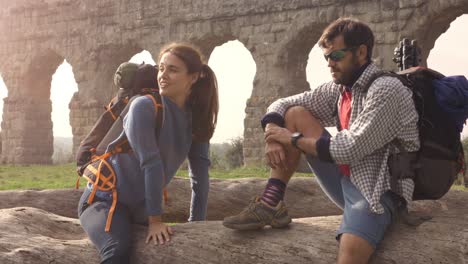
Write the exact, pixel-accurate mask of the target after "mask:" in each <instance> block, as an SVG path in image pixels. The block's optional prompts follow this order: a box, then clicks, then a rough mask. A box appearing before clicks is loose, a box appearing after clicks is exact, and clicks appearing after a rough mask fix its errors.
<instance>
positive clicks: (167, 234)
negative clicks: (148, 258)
mask: <svg viewBox="0 0 468 264" xmlns="http://www.w3.org/2000/svg"><path fill="white" fill-rule="evenodd" d="M162 235H163V239H165V240H166V242H169V241H170V240H171V235H169V232H167V230H164V231H163V233H162Z"/></svg>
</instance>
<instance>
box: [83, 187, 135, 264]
mask: <svg viewBox="0 0 468 264" xmlns="http://www.w3.org/2000/svg"><path fill="white" fill-rule="evenodd" d="M88 196H89V190H85V192H84V193H83V196H82V197H81V200H80V204H79V209H78V210H79V217H80V222H81V226H82V227H83V229H84V230H85V232H86V233H87V234H88V237H89V238H90V240H91V242H93V244H94V245H95V246H96V248H97V249H98V251H99V255H100V256H101V263H106V264H108V263H118V264H120V263H122V264H123V263H129V262H130V250H129V249H130V231H131V224H130V217H129V213H128V209H127V208H126V207H125V206H122V205H120V204H117V207H116V208H115V212H114V215H113V217H112V224H111V228H110V231H109V232H106V231H105V230H104V229H105V226H106V221H107V215H108V213H109V209H110V207H111V205H112V201H105V200H102V199H99V198H98V197H95V198H94V202H93V203H92V204H90V205H88V204H87V203H86V201H87V199H88Z"/></svg>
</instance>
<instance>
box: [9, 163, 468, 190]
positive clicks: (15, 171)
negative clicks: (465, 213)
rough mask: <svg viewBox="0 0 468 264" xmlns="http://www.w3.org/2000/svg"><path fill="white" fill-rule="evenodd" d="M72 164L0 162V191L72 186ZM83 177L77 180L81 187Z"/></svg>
mask: <svg viewBox="0 0 468 264" xmlns="http://www.w3.org/2000/svg"><path fill="white" fill-rule="evenodd" d="M75 168H76V167H75V165H74V164H73V163H68V164H63V165H47V166H45V165H25V166H18V165H0V190H16V189H59V188H74V187H75V182H76V179H77V177H78V176H77V174H76V172H75ZM268 175H269V170H268V169H267V168H266V167H242V168H237V169H233V170H219V169H211V170H210V177H211V178H212V179H235V178H252V177H259V178H268ZM176 176H179V177H183V178H188V171H187V170H179V171H178V172H177V174H176ZM295 176H300V177H310V176H313V174H311V173H296V174H295ZM85 182H86V180H84V179H82V180H81V186H84V184H85ZM452 189H455V190H462V191H468V188H466V187H464V186H462V185H454V186H453V187H452Z"/></svg>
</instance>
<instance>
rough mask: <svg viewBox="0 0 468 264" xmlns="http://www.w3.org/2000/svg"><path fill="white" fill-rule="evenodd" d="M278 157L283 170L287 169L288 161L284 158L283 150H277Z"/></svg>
mask: <svg viewBox="0 0 468 264" xmlns="http://www.w3.org/2000/svg"><path fill="white" fill-rule="evenodd" d="M279 157H280V161H281V167H282V168H283V170H287V169H288V161H287V160H286V154H285V153H284V151H280V152H279Z"/></svg>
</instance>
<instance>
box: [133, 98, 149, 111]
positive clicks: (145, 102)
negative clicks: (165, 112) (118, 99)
mask: <svg viewBox="0 0 468 264" xmlns="http://www.w3.org/2000/svg"><path fill="white" fill-rule="evenodd" d="M130 109H134V110H143V109H154V102H153V100H152V99H151V98H150V97H149V96H146V95H141V96H138V97H136V98H135V99H133V100H132V103H131V106H130Z"/></svg>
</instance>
